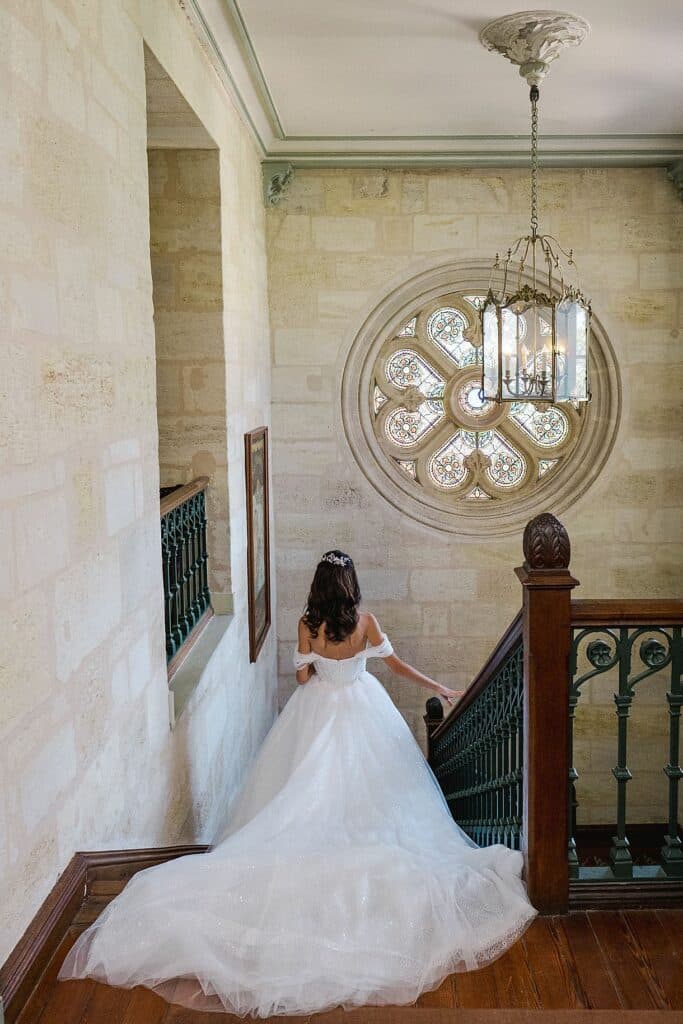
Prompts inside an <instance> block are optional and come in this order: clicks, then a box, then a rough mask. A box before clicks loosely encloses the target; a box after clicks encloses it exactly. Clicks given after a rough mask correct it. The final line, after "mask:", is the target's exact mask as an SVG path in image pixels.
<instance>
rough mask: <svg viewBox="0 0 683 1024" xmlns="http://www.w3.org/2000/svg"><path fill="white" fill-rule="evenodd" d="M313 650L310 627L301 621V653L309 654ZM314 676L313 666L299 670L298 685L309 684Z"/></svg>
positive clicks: (306, 666)
mask: <svg viewBox="0 0 683 1024" xmlns="http://www.w3.org/2000/svg"><path fill="white" fill-rule="evenodd" d="M311 650H312V648H311V636H310V633H309V632H308V627H307V625H306V623H305V622H304V620H303V619H299V653H300V654H309V653H310V652H311ZM314 674H315V669H314V668H313V666H312V665H304V667H303V668H300V669H297V673H296V681H297V683H307V682H308V680H309V679H310V678H311V676H312V675H314Z"/></svg>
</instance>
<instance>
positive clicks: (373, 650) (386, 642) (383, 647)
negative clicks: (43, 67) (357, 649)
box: [365, 633, 394, 658]
mask: <svg viewBox="0 0 683 1024" xmlns="http://www.w3.org/2000/svg"><path fill="white" fill-rule="evenodd" d="M393 653H394V648H393V647H392V646H391V640H390V639H389V637H388V636H387V634H386V633H382V642H381V644H375V646H374V647H368V648H366V651H365V655H366V657H368V658H388V657H389V656H390V655H392V654H393Z"/></svg>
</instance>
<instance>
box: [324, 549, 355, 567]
mask: <svg viewBox="0 0 683 1024" xmlns="http://www.w3.org/2000/svg"><path fill="white" fill-rule="evenodd" d="M320 561H321V562H329V563H330V565H343V566H349V565H353V562H352V561H351V559H350V558H349V556H348V555H336V554H335V553H334V551H327V552H326V553H325V554H324V555H323V557H322V558H321V559H320Z"/></svg>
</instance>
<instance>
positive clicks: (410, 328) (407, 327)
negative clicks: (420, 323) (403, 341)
mask: <svg viewBox="0 0 683 1024" xmlns="http://www.w3.org/2000/svg"><path fill="white" fill-rule="evenodd" d="M416 323H417V317H416V316H414V317H413V319H412V320H409V321H408V323H407V324H404V325H403V327H402V328H401V330H400V331H399V332H398V336H399V338H414V337H415V324H416Z"/></svg>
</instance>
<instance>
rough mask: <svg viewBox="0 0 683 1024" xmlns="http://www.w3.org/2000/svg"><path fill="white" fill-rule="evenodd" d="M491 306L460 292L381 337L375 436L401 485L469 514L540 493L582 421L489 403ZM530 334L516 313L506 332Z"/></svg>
mask: <svg viewBox="0 0 683 1024" xmlns="http://www.w3.org/2000/svg"><path fill="white" fill-rule="evenodd" d="M485 302H486V295H485V291H484V290H482V291H480V292H476V291H471V292H470V291H468V292H467V293H465V292H455V293H447V294H445V295H443V296H442V297H441V299H437V300H434V301H432V302H430V303H428V304H427V305H424V306H422V307H421V308H419V309H415V311H414V314H413V315H412V316H411V317H410V318H409V319H408V320H406V321H405V322H404V324H403V326H402V327H401V329H400V330H399V331H398V332H396V333H393V334H392V335H391V336H388V337H386V338H385V340H384V342H383V344H382V346H381V348H380V349H379V352H378V355H377V357H376V359H375V362H374V371H373V382H372V387H371V401H370V410H371V416H372V418H373V422H374V424H375V430H376V432H377V435H378V437H380V438H382V439H383V451H384V454H385V456H388V457H389V461H390V463H391V464H392V465H393V466H395V467H396V472H397V473H398V474H399V477H400V479H402V480H404V481H405V483H404V485H403V486H404V487H408V488H410V489H411V490H412V489H414V491H415V493H416V494H419V493H420V491H423V492H425V496H426V495H427V494H428V493H429V492H430V491H431V492H432V493H433V494H434V495H436V494H440V495H442V497H443V499H444V500H447V501H448V502H449V503H454V504H457V503H458V502H463V503H465V504H467V505H468V506H469V507H472V506H476V505H477V504H478V505H481V506H487V507H493V506H494V505H495V504H496V503H500V502H506V501H510V499H511V498H512V497H513V496H515V495H516V494H518V493H522V494H526V493H528V492H530V491H532V490H534V489H535V488H538V489H539V490H542V489H543V488H544V487H545V486H546V479H547V478H548V477H549V476H553V477H554V476H555V474H556V473H558V472H559V471H560V470H561V468H562V466H563V464H564V462H565V460H566V459H567V458H568V457H569V455H570V453H571V451H572V449H573V447H574V445H575V443H576V440H577V439H578V435H579V431H580V428H581V425H582V422H583V416H584V415H585V410H584V407H583V406H579V407H578V408H575V407H574V406H573V405H572V404H571V403H567V404H566V405H564V406H563V407H562V409H558V408H557V407H556V406H552V405H548V404H547V403H546V404H538V405H537V404H534V403H532V402H516V403H514V404H511V405H508V404H506V405H503V406H499V405H497V404H496V403H495V402H492V401H488V400H486V399H484V397H483V394H482V390H481V372H482V367H481V352H482V349H481V327H480V317H481V315H482V312H483V310H484V306H485ZM484 315H485V314H484ZM546 327H547V329H548V330H549V329H550V325H549V324H546V325H544V324H541V325H540V329H541V330H544V329H545V328H546ZM525 329H526V328H525V324H524V320H523V319H522V318H519V317H516V316H514V315H513V314H512V313H510V315H509V317H508V319H507V320H505V319H504V320H503V331H508V332H510V331H514V332H515V335H516V334H517V332H523V331H524V330H525ZM515 340H517V338H516V337H515ZM399 471H400V472H399ZM482 514H485V513H484V512H482Z"/></svg>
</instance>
